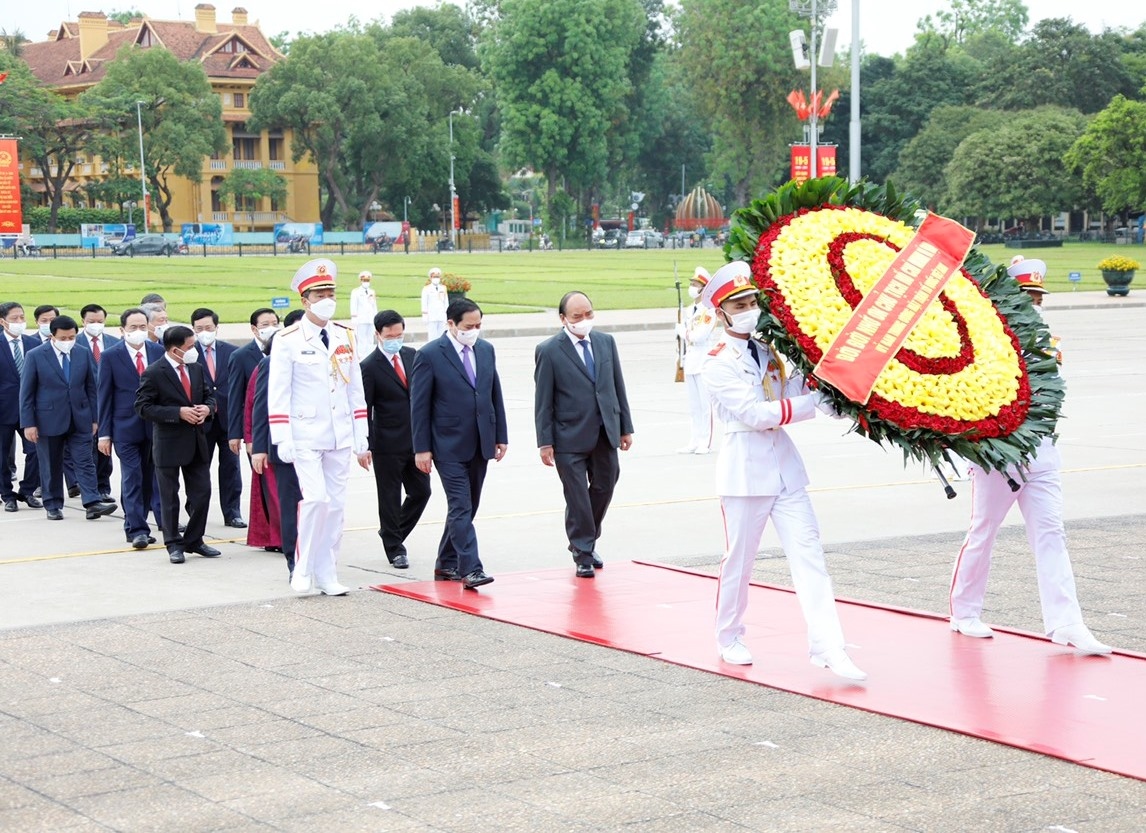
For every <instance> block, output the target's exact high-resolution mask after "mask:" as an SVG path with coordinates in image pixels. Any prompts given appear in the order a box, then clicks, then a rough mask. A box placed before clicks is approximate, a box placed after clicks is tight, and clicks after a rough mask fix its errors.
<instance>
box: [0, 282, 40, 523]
mask: <svg viewBox="0 0 1146 833" xmlns="http://www.w3.org/2000/svg"><path fill="white" fill-rule="evenodd" d="M0 325H2V326H3V328H4V345H3V348H2V349H0V465H3V467H4V471H3V472H2V473H0V498H2V499H3V501H4V511H5V512H15V511H17V510H18V509H19V507H18V506H17V505H16V502H17V501H22V502H24V503H26V504H28V506H29V508H31V509H39V508H40V507H41V506H43V504H42V503H41V502H40V499H39V498H38V497H36V495H35V491H36V489H38V488H39V487H40V461H39V459H38V458H37V457H36V447H35V446H34V445H32V443H30V442H28V440H27V439H26V438H25V437H24V435H23V434H22V433H21V432H20V377H21V376H23V375H24V364H25V362H26V361H27V356H28V352H29V351H30V350H35V349H36V348H37V347H39V346H40V339H39V338H36V337H33V336H30V335H25V334H24V332H25V330H26V329H27V326H28V325H27V322H26V321H25V320H24V308H23V307H22V306H20V305H19V304H18V303H16V302H15V301H9V302H7V303H4V304H0ZM17 436H19V438H20V442H21V443H22V444H23V451H24V478H23V479H22V480H21V481H20V485H19V487H18V491H13V490H12V480H13V478H14V477H15V475H14V474H13V472H14V468H10V466H12V463H13V461H14V460H15V458H16V443H15V442H14V441H13V440H14V438H15V437H17ZM10 475H11V476H10Z"/></svg>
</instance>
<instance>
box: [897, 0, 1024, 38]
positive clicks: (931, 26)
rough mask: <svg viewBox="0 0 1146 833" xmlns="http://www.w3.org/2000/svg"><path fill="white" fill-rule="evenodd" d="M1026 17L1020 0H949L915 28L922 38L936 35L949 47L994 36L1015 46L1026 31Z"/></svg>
mask: <svg viewBox="0 0 1146 833" xmlns="http://www.w3.org/2000/svg"><path fill="white" fill-rule="evenodd" d="M1028 20H1030V15H1029V13H1028V11H1027V7H1026V5H1025V4H1024V3H1023V2H1022V0H950V3H949V6H948V8H947V9H945V10H943V11H939V12H936V13H935V17H934V18H932V17H931V15H927V16H926V17H924V18H923V19H922V20H920V21H919V22H918V23H917V24H916V28H917V29H918V30H919V32H920V33H921V34H923V35H925V36H926V35H938V36H939V37H940V38H942V39H943V40H944V41H945V44H946V45H948V46H950V45H954V44H962V43H965V42H966V41H967V39H968V38H969V37H971V36H973V35H980V34H983V33H984V32H997V33H999V34H1001V35H1002V36H1003V37H1004V38H1006V40H1007V41H1008V42H1010V43H1015V42H1016V41H1017V40H1018V39H1019V38H1020V37H1021V36H1022V34H1023V32H1025V31H1026V28H1027V21H1028Z"/></svg>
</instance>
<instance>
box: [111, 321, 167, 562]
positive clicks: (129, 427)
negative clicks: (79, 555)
mask: <svg viewBox="0 0 1146 833" xmlns="http://www.w3.org/2000/svg"><path fill="white" fill-rule="evenodd" d="M119 322H120V327H121V328H122V331H123V340H122V341H121V340H119V339H117V340H116V342H115V343H114V344H112V345H111V346H110V347H108V348H107V350H106V352H105V353H104V354H103V356H102V358H101V359H100V372H99V381H98V383H97V384H96V399H97V401H98V402H99V430H98V431H97V432H96V435H97V437H98V440H97V442H98V448H99V453H100V456H101V457H110V456H111V452H112V448H114V449H115V453H116V455H118V457H119V493H120V498H119V499H120V503H122V504H123V516H124V517H123V531H124V534H125V535H126V536H127V540H128V543H130V544H131V545H132V546H133V547H135V548H136V549H137V550H142V549H146V548H147V546H148V545H149V544H154V543H155V538H154V537H152V535H151V527H150V526H148V523H147V513H148V512H152V513H153V514H154V516H155V519H156V523H157V524H159V523H161V518H162V510H161V508H160V505H159V488H158V485H157V483H156V480H155V463H154V462H153V461H152V459H151V425H150V424H149V423H147V422H144V421H143V420H142V419H140V418H139V415H138V414H137V413H136V412H135V395H136V392H137V391H138V390H139V379H140V377H141V376H142V375H143V371H144V370H146V369H147V368H148V367H150V366H151V364H152V363H154V362H156V361H158V360H159V359H161V358H163V348H162V347H160V346H159V345H158V344H153V343H152V342H150V341H148V340H147V313H145V312H144V311H143V310H141V309H139V308H138V307H132V308H131V309H126V310H124V311H123V314H122V315H120V317H119Z"/></svg>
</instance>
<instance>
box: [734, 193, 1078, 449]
mask: <svg viewBox="0 0 1146 833" xmlns="http://www.w3.org/2000/svg"><path fill="white" fill-rule="evenodd" d="M919 213H920V206H919V205H918V203H916V202H915V201H913V200H910V199H905V198H902V197H900V196H899V195H897V194H896V193H895V190H894V189H893V188H892V186H891V185H890V184H889V185H887V186H886V187H879V186H876V185H873V184H871V183H866V182H861V183H859V184H858V185H855V186H849V185H848V183H847V182H846V181H845V180H842V179H839V178H836V177H826V178H823V179H815V180H809V181H807V182H804V183H801V184H797V183H788V184H787V185H784V186H781V187H780V188H779V189H777V190H776V191H774V192H773V193H771V194H770V195H768V196H767V197H765V198H764V199H762V200H756V201H754V202H753V203H752V204H751V205H750V206H749V207H747V208H743V209H740V210H738V211H736V212H735V213H734V214H733V216H732V226H731V234H730V236H729V243H728V245H727V247H726V248H725V255H726V256H727V257H728V259H729V260H745V261H748V262H749V263H750V264H751V265H752V274H753V277H754V279H755V281H756V285H757V286H758V287H759V288H760V291H761V298H760V300H761V307H762V310H763V311H762V314H761V317H760V323H759V325H758V329H759V330H760V331H761V332H762V334H763V335H764V337H765V338H766V339H768V340H769V341H771V342H772V343H773V344H774V345H775V346H776V348H777V349H778V350H779V351H780V352H781V353H783V354H784V355H785V356H787V357H788V359H789V360H790V361H791V362H793V364H794V365H795V366H796V367H797V368H798V369H799V370H801V371H802V372H803V373H804V375H805V376H807V377H808V379H809V382H810V383H811V384H812V385H818V386H819V387H820V389H821V390H822V391H823V392H824V393H825V394H826V395H827V396H828V397H829V398H830V399H831V401H832V403H833V404H834V406H835V407H836V409H837V410H838V411H839V412H840V413H842V414H844V415H845V416H849V417H851V418H853V419H854V420H855V422H856V426H855V430H856V431H857V432H858V433H860V434H862V435H864V436H867V437H869V438H870V439H872V440H874V441H875V442H878V443H890V444H893V445H896V446H898V447H900V448H901V449H902V450H903V453H904V459H905V460H907V459H911V458H915V459H919V460H929V461H930V462H932V463H937V462H938V461H939V460H940V459H942V458H943V457H944V456H945V450H947V449H950V450H951V451H953V452H955V453H956V454H959V455H960V456H962V457H965V458H967V459H969V460H971V461H973V462H975V463H978V464H980V465H982V466H984V467H986V468H992V469H997V470H1003V469H1005V468H1006V467H1008V466H1010V465H1014V464H1017V463H1023V462H1026V461H1028V460H1029V459H1030V458H1031V456H1032V455H1033V453H1034V451H1035V449H1036V448H1037V447H1038V445H1039V443H1040V442H1041V441H1042V439H1043V437H1045V436H1047V435H1049V434H1051V433H1053V432H1054V428H1055V424H1056V422H1057V420H1058V415H1059V409H1060V407H1061V405H1062V399H1063V384H1062V379H1061V377H1060V376H1059V375H1058V368H1057V365H1056V363H1055V360H1054V358H1053V355H1051V354H1050V352H1049V351H1050V345H1049V333H1048V332H1047V330H1046V327H1045V326H1044V325H1043V324H1042V319H1041V318H1040V317H1039V316H1038V314H1037V313H1036V312H1035V311H1034V308H1033V307H1032V306H1031V304H1030V301H1029V299H1028V298H1027V297H1026V295H1025V294H1024V293H1023V292H1022V291H1021V290H1020V289H1019V288H1018V286H1017V284H1016V283H1015V282H1014V281H1013V280H1011V279H1009V278H1008V277H1007V273H1006V268H1005V267H1002V266H995V265H994V264H993V263H991V262H990V261H989V260H988V259H987V258H986V256H984V255H983V254H982V253H981V252H979V251H978V250H976V249H974V248H973V249H972V250H971V252H970V254H968V256H967V258H966V259H965V260H964V262H963V267H962V269H961V270H960V271H959V273H958V274H956V275H954V276H953V277H952V278H951V279H950V281H949V282H948V283H947V285H946V287H945V288H944V290H943V292H942V293H941V294H940V296H939V298H938V299H937V300H936V301H935V302H933V303H932V304H930V305H929V306H928V307H927V309H926V311H925V312H924V314H923V317H922V318H921V319H920V320H919V322H918V324H917V325H916V326H915V328H914V329H913V330H912V331H911V334H910V335H909V336H908V338H907V340H906V341H905V342H904V344H903V346H902V347H901V348H900V350H899V352H898V353H896V355H895V357H894V358H893V359H892V360H891V362H890V363H889V364H888V365H887V367H886V368H885V369H884V370H883V372H882V373H881V374H880V375H879V377H878V378H877V379H876V382H875V386H874V388H873V390H872V393H871V396H870V398H869V400H868V401H867V403H866V404H859V403H856V402H853V401H851V400H850V399H848V398H847V397H846V396H844V395H843V394H842V393H840V392H839V391H837V390H836V389H835V388H833V387H832V386H831V385H828V384H826V383H823V382H820V381H819V380H817V379H815V378H814V377H813V375H812V371H813V368H814V367H815V366H816V364H817V363H818V362H819V361H820V359H821V358H822V356H823V354H824V352H825V350H827V348H828V347H829V346H830V345H831V343H832V340H833V339H834V338H835V336H836V334H837V333H839V332H840V330H841V329H842V328H843V326H844V325H845V324H846V323H847V321H848V319H849V318H850V317H851V315H852V311H853V310H854V309H855V307H856V306H857V305H858V304H859V303H860V300H861V299H862V298H863V296H864V295H865V294H866V293H867V292H868V291H869V290H870V289H871V288H872V286H873V285H874V284H875V283H876V281H878V280H879V278H880V277H881V276H882V275H883V274H884V272H885V271H887V269H888V267H889V266H891V263H892V261H893V260H894V259H895V257H896V255H897V253H898V252H899V250H900V249H902V248H903V247H904V246H905V245H907V243H908V242H909V241H910V240H911V239H912V237H913V236H914V234H915V229H914V228H913V227H912V223H913V222H915V219H916V217H917V216H918V215H919Z"/></svg>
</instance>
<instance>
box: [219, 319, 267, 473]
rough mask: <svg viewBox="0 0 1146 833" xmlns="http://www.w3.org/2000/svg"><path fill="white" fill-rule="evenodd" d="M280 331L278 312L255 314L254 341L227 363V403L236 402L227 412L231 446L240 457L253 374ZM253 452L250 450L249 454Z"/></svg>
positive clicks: (228, 443)
mask: <svg viewBox="0 0 1146 833" xmlns="http://www.w3.org/2000/svg"><path fill="white" fill-rule="evenodd" d="M278 328H279V316H278V313H277V312H275V311H274V310H273V309H270V308H269V307H263V308H261V309H257V310H255V311H254V312H252V313H251V335H252V336H254V338H252V339H251V340H250V341H248V342H247V343H246V344H244V345H243V346H242V347H240V348H239V349H238V350H236V351H235V352H234V353H232V354H231V358H230V359H228V361H227V380H228V382H227V402H234V403H235V407H234V408H228V409H227V445H228V446H229V447H230V449H231V451H232V452H233V453H235V454H236V455H237V454H238V453H239V452H240V451H242V450H243V409H244V407H245V406H246V402H247V385H248V384H250V381H251V374H252V373H254V371H255V368H256V367H258V366H259V362H261V361H262V360H263V358H264V357H265V356H266V353H265V352H264V351H265V350H266V346H267V344H268V343H269V342H270V339H271V336H273V335H274V334H275V332H276V331H277V330H278ZM220 411H222V409H220ZM250 453H251V451H250V449H247V454H248V455H250Z"/></svg>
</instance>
